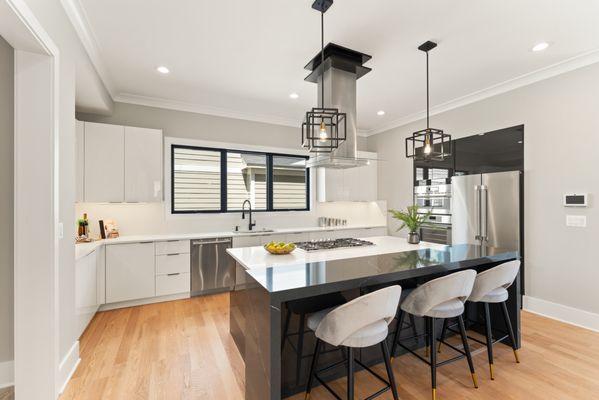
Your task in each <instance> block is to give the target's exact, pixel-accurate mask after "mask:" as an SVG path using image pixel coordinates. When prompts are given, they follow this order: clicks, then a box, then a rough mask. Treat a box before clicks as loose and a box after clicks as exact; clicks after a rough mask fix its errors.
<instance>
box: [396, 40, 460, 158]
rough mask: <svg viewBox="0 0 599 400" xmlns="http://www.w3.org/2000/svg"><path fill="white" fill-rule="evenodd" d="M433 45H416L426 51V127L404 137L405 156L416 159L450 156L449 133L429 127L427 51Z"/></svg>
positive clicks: (430, 43)
mask: <svg viewBox="0 0 599 400" xmlns="http://www.w3.org/2000/svg"><path fill="white" fill-rule="evenodd" d="M435 47H437V43H434V42H431V41H427V42H425V43H423V44H421V45H420V46H419V47H418V50H420V51H423V52H425V53H426V129H423V130H421V131H417V132H414V133H413V134H412V136H410V137H407V138H406V157H407V158H413V159H415V160H417V161H442V160H444V159H445V158H446V157H449V156H451V135H449V134H446V133H444V132H443V130H442V129H435V128H431V127H430V101H429V68H428V52H429V51H431V50H432V49H434V48H435Z"/></svg>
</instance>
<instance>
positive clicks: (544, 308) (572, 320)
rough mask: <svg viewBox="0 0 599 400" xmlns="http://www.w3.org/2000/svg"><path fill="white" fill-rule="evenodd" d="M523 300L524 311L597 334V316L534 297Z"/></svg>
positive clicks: (598, 318)
mask: <svg viewBox="0 0 599 400" xmlns="http://www.w3.org/2000/svg"><path fill="white" fill-rule="evenodd" d="M523 300H524V309H525V310H526V311H529V312H532V313H534V314H539V315H542V316H544V317H548V318H551V319H555V320H558V321H561V322H565V323H567V324H570V325H575V326H579V327H581V328H586V329H589V330H592V331H595V332H599V314H594V313H592V312H589V311H584V310H580V309H578V308H574V307H569V306H564V305H562V304H557V303H552V302H550V301H547V300H542V299H539V298H536V297H530V296H524V299H523Z"/></svg>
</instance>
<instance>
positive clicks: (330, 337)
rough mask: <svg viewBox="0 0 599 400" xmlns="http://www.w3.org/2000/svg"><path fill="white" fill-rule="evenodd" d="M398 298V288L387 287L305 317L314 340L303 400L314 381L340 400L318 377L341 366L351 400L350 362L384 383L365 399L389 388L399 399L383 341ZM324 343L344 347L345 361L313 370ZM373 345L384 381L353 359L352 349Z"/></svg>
mask: <svg viewBox="0 0 599 400" xmlns="http://www.w3.org/2000/svg"><path fill="white" fill-rule="evenodd" d="M400 297H401V287H400V286H398V285H395V286H389V287H386V288H384V289H380V290H377V291H376V292H372V293H369V294H367V295H364V296H360V297H358V298H356V299H354V300H352V301H350V302H348V303H346V304H344V305H342V306H339V307H337V308H334V309H329V310H323V311H321V312H319V313H316V314H313V315H311V316H310V317H308V327H309V328H310V329H312V330H313V331H314V333H315V335H316V338H317V340H316V349H315V350H314V358H313V359H312V365H311V367H310V377H309V378H308V384H307V386H306V399H308V398H309V397H310V392H311V390H312V383H313V381H314V379H316V380H317V381H318V382H320V383H321V384H322V385H323V387H324V388H325V389H327V390H328V391H329V392H330V393H331V394H332V395H333V396H334V397H335V398H336V399H340V397H339V396H338V395H337V394H336V393H335V392H334V391H333V389H332V388H331V387H330V386H329V385H328V384H327V383H326V382H325V381H324V380H322V379H321V378H320V377H319V375H318V374H319V373H322V372H325V371H329V370H331V369H333V368H335V367H337V366H339V365H341V364H345V363H347V398H348V400H353V398H354V363H357V364H358V365H360V366H361V367H362V368H364V369H365V370H367V371H368V372H370V373H371V374H372V375H374V376H375V377H376V378H377V379H379V380H380V381H382V382H383V383H385V384H386V386H385V387H384V388H383V389H381V390H379V391H378V392H376V393H374V394H372V395H371V396H369V397H368V398H369V399H373V398H375V397H377V396H379V395H381V394H383V393H385V392H386V391H388V390H389V389H391V392H392V393H393V398H394V399H395V400H398V399H399V396H398V394H397V387H396V385H395V377H394V375H393V370H392V369H391V360H390V358H389V348H388V347H387V341H386V340H385V339H386V338H387V335H388V334H389V324H390V323H391V321H392V320H393V318H394V317H395V314H396V312H397V306H398V304H399V299H400ZM324 343H328V344H330V345H332V346H342V347H346V348H347V354H348V356H347V359H345V360H342V361H340V362H337V363H335V364H332V365H329V366H327V367H325V368H323V369H321V370H318V371H317V370H316V367H317V365H318V357H319V355H320V353H321V348H322V345H323V344H324ZM376 344H380V345H381V350H382V353H383V360H384V362H385V368H386V370H387V377H388V379H389V380H388V381H387V380H385V379H384V378H383V377H381V376H380V375H379V374H377V373H376V372H374V371H373V370H372V369H370V368H369V367H367V366H366V365H364V364H363V363H362V362H360V361H359V360H356V359H354V349H356V348H364V347H370V346H374V345H376Z"/></svg>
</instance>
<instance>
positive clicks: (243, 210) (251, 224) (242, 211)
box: [241, 200, 256, 231]
mask: <svg viewBox="0 0 599 400" xmlns="http://www.w3.org/2000/svg"><path fill="white" fill-rule="evenodd" d="M245 203H247V204H248V205H249V206H250V211H249V212H250V223H249V225H248V230H250V231H251V230H252V228H253V227H254V226H256V223H255V222H252V203H251V202H250V201H249V200H246V201H244V202H243V205H242V206H241V219H245Z"/></svg>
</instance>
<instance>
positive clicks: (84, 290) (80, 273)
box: [75, 250, 100, 337]
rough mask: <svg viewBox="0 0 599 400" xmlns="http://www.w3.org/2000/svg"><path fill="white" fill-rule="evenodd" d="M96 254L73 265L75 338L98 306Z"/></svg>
mask: <svg viewBox="0 0 599 400" xmlns="http://www.w3.org/2000/svg"><path fill="white" fill-rule="evenodd" d="M98 253H99V250H94V251H92V252H91V253H90V254H88V255H86V256H85V257H83V258H81V259H79V260H77V262H76V263H75V313H76V314H77V337H79V336H81V334H82V333H83V331H84V330H85V328H86V327H87V325H88V324H89V322H90V321H91V319H92V318H93V316H94V314H95V313H96V311H97V310H98V307H99V306H100V304H99V302H98Z"/></svg>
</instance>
